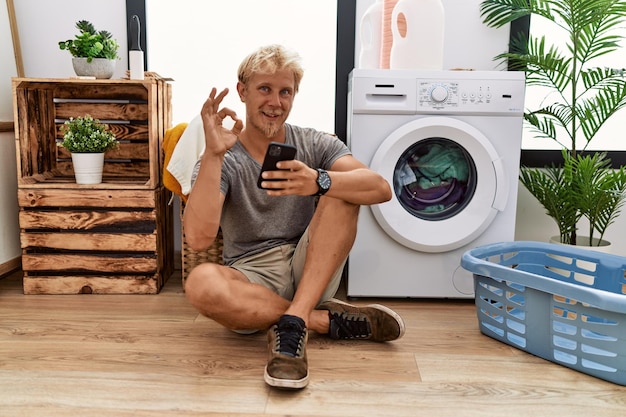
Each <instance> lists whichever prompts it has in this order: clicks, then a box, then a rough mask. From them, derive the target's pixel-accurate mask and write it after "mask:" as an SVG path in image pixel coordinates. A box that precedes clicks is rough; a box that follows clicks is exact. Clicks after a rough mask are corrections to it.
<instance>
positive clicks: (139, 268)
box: [18, 187, 174, 294]
mask: <svg viewBox="0 0 626 417" xmlns="http://www.w3.org/2000/svg"><path fill="white" fill-rule="evenodd" d="M170 195H171V193H170V192H169V191H167V190H166V189H165V188H164V187H159V188H158V189H157V190H67V189H18V201H19V205H20V213H19V220H20V228H21V246H22V269H23V271H24V293H26V294H79V293H106V294H156V293H158V292H159V290H160V289H161V288H162V286H163V284H164V283H165V281H166V280H167V278H169V276H170V275H171V274H172V272H173V269H174V267H173V265H174V262H173V258H174V248H173V240H172V236H173V216H172V210H171V207H169V206H168V198H169V196H170Z"/></svg>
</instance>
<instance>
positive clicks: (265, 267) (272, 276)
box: [231, 228, 345, 303]
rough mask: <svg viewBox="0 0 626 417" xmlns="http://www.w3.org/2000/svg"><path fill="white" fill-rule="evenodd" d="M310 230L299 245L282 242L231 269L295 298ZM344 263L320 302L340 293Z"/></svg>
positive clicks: (234, 264) (257, 282)
mask: <svg viewBox="0 0 626 417" xmlns="http://www.w3.org/2000/svg"><path fill="white" fill-rule="evenodd" d="M308 231H309V229H308V228H307V229H306V230H305V232H304V234H303V235H302V237H301V238H300V241H299V242H298V245H282V246H278V247H275V248H272V249H268V250H266V251H265V252H261V253H257V254H255V255H251V256H249V257H247V258H243V259H239V260H237V261H236V262H235V263H233V264H232V265H231V268H234V269H236V270H238V271H240V272H241V273H243V274H244V275H245V276H246V277H247V278H248V280H249V281H250V282H253V283H256V284H260V285H263V286H264V287H267V288H269V289H270V290H272V291H274V292H275V293H276V294H278V295H280V296H281V297H283V298H285V299H287V300H292V299H293V295H294V294H295V292H296V289H297V288H298V284H299V283H300V280H301V279H302V271H303V269H304V261H305V259H306V252H307V247H308V246H309V233H308ZM344 265H345V260H344V262H343V263H342V264H341V266H340V267H339V268H338V269H337V271H335V274H334V275H333V277H332V278H331V280H330V283H329V284H328V287H327V288H326V291H324V294H323V295H322V297H321V299H320V301H319V302H320V303H321V302H323V301H326V300H328V299H330V298H332V297H333V296H334V295H335V293H336V292H337V289H338V288H339V284H340V283H341V276H342V273H343V266H344Z"/></svg>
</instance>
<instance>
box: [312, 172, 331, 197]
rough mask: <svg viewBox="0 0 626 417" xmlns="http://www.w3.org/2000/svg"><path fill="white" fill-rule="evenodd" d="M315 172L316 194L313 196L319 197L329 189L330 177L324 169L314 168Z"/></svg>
mask: <svg viewBox="0 0 626 417" xmlns="http://www.w3.org/2000/svg"><path fill="white" fill-rule="evenodd" d="M315 170H316V171H317V187H318V190H317V193H315V194H314V195H316V196H320V195H324V194H326V192H327V191H328V190H329V189H330V175H328V172H326V170H325V169H322V168H316V169H315Z"/></svg>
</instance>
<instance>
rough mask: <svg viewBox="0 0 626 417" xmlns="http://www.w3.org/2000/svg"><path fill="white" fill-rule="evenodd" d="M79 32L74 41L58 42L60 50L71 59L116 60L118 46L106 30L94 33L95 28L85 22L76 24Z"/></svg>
mask: <svg viewBox="0 0 626 417" xmlns="http://www.w3.org/2000/svg"><path fill="white" fill-rule="evenodd" d="M76 28H77V29H78V30H79V31H80V32H79V34H78V35H76V36H75V37H74V39H68V40H66V41H61V42H59V48H60V49H61V50H68V51H69V52H70V53H71V54H72V56H73V57H76V58H87V62H91V61H92V60H93V59H94V58H106V59H117V58H118V55H117V50H118V48H119V47H120V45H119V44H118V43H117V41H116V40H115V39H113V37H112V35H111V33H110V32H107V31H106V30H101V31H96V28H95V27H94V26H93V24H91V23H90V22H88V21H87V20H79V21H78V22H76Z"/></svg>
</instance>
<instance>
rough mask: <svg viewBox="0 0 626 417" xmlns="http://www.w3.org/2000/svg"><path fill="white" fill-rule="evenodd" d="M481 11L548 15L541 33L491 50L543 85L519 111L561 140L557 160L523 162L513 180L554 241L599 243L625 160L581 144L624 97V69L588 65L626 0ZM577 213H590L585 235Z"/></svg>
mask: <svg viewBox="0 0 626 417" xmlns="http://www.w3.org/2000/svg"><path fill="white" fill-rule="evenodd" d="M481 16H482V18H483V21H484V23H485V24H487V25H488V26H491V27H501V26H503V25H505V24H507V23H510V22H512V21H514V20H516V19H518V18H522V17H525V16H531V18H532V17H536V18H543V19H547V21H548V22H549V23H550V26H551V29H550V32H549V35H548V36H541V35H537V36H534V35H533V33H532V31H531V33H530V34H529V36H528V38H527V37H525V36H524V35H523V34H518V35H515V34H513V36H512V41H511V45H510V50H509V52H507V53H503V54H500V55H498V56H497V57H496V58H495V59H497V60H502V61H503V62H506V63H508V65H509V68H510V69H513V70H520V71H525V72H526V84H527V86H528V87H529V89H530V88H533V87H539V88H542V89H543V90H542V91H547V93H546V96H545V99H544V100H543V101H542V103H541V105H539V106H538V107H539V108H536V109H527V110H526V111H525V113H524V119H525V121H526V124H527V126H529V127H530V128H531V129H532V131H533V133H535V134H536V135H537V137H541V138H547V139H551V140H554V141H556V142H557V143H559V144H560V145H561V146H562V148H563V151H562V155H563V162H562V163H561V164H558V165H556V166H551V167H546V168H545V169H544V168H529V167H522V168H521V173H520V181H521V182H522V184H523V185H524V186H525V187H526V188H527V189H528V190H529V191H530V193H531V194H532V195H533V196H534V197H535V198H537V199H538V201H539V202H540V203H541V204H542V205H543V206H544V208H545V209H546V211H547V213H548V215H549V216H551V217H552V218H553V219H554V220H555V221H556V223H557V225H558V227H559V234H560V241H561V243H567V244H572V245H575V244H587V242H588V244H590V245H599V244H600V243H601V242H603V240H602V237H603V236H604V233H605V231H606V229H607V228H608V226H610V225H611V224H612V223H613V222H614V221H615V219H616V217H617V216H618V215H619V213H620V210H621V208H622V206H623V204H624V201H625V198H626V167H620V168H619V169H612V167H611V161H610V160H609V159H608V158H607V156H606V153H603V152H596V153H592V152H586V153H584V151H585V149H586V148H587V145H589V142H591V140H592V139H593V138H594V137H595V136H596V134H597V133H598V131H599V130H600V128H601V127H602V126H603V125H604V124H605V122H606V121H607V120H608V119H609V118H610V117H611V116H613V115H614V114H615V113H616V112H617V111H618V110H620V109H621V108H623V107H624V106H625V105H626V79H625V78H624V70H623V69H615V68H604V67H598V66H594V62H595V60H596V58H598V57H601V56H603V55H606V54H609V53H612V52H615V51H616V50H618V49H619V48H620V45H619V42H620V41H621V40H622V36H621V35H620V34H619V33H618V32H617V29H621V30H624V26H625V24H624V22H625V18H626V1H624V0H485V1H483V2H482V3H481ZM561 38H563V39H564V40H563V41H562V42H561V43H551V40H552V39H561ZM527 90H528V89H527ZM583 218H586V219H587V220H588V221H589V230H588V236H586V239H584V242H583V239H581V238H580V237H579V236H577V230H578V223H579V221H580V220H581V219H583Z"/></svg>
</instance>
